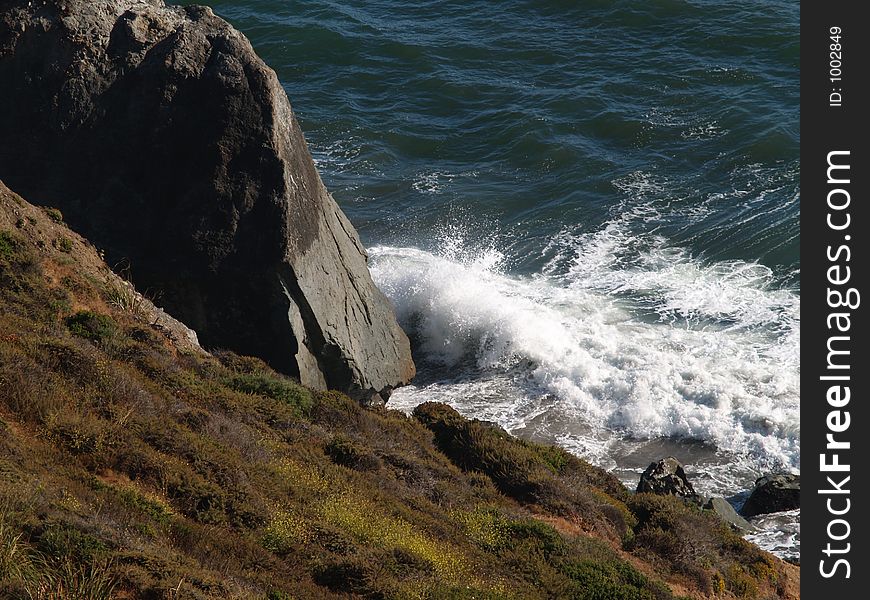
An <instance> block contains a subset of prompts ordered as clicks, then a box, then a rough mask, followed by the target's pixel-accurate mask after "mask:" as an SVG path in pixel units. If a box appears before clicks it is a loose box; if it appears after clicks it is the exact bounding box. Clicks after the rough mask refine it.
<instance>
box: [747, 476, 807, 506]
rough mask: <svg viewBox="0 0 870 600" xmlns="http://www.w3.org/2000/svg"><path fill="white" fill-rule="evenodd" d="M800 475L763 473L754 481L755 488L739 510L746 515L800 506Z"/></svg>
mask: <svg viewBox="0 0 870 600" xmlns="http://www.w3.org/2000/svg"><path fill="white" fill-rule="evenodd" d="M800 505H801V476H800V475H791V474H788V473H776V474H772V475H765V476H764V477H760V478H758V479H757V480H756V481H755V488H754V489H753V490H752V493H751V494H750V495H749V498H747V500H746V502H745V503H744V504H743V508H742V510H741V511H740V512H742V513H743V515H744V516H746V517H754V516H755V515H763V514H766V513H775V512H783V511H786V510H794V509H796V508H800Z"/></svg>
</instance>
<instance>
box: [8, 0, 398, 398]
mask: <svg viewBox="0 0 870 600" xmlns="http://www.w3.org/2000/svg"><path fill="white" fill-rule="evenodd" d="M0 90H2V93H0V178H2V179H4V180H5V181H6V182H7V183H8V184H9V185H10V187H12V188H14V189H15V190H16V191H18V192H19V193H21V194H23V195H25V196H26V197H27V198H28V199H29V200H31V201H32V202H37V203H43V204H50V205H54V206H58V207H60V208H61V209H62V210H63V212H64V214H65V216H66V217H67V220H68V222H69V223H70V224H71V225H72V226H73V227H74V228H75V229H77V230H78V231H79V232H81V233H82V234H84V235H85V236H86V237H88V238H89V239H91V240H92V241H93V242H94V243H96V244H97V245H98V246H99V247H101V248H103V249H104V250H105V251H106V253H107V260H109V261H110V264H117V263H119V262H120V261H122V260H123V261H126V262H128V263H129V265H130V270H131V272H132V275H133V278H134V281H135V283H136V285H137V287H139V288H140V289H150V290H151V292H152V293H155V294H159V297H160V299H161V302H162V304H164V305H165V306H166V308H167V310H169V312H170V313H172V314H174V315H175V316H177V317H178V318H180V319H182V320H183V321H184V322H185V323H187V324H189V325H190V326H191V327H193V328H194V329H195V330H196V331H197V333H198V334H199V338H200V340H201V341H202V342H203V344H204V345H206V346H210V347H225V348H230V349H233V350H236V351H238V352H242V353H246V354H253V355H256V356H260V357H262V358H264V359H266V360H267V361H268V362H269V363H271V364H272V365H273V366H274V367H276V368H278V369H280V370H282V371H284V372H286V373H289V374H291V375H295V376H298V377H299V378H300V379H301V381H302V382H303V383H304V384H307V385H310V386H313V387H317V388H327V387H328V388H333V389H340V390H344V391H347V392H348V393H349V394H350V395H352V396H354V397H356V398H358V399H360V400H364V401H366V400H372V399H374V400H378V396H377V395H378V394H380V396H381V397H384V398H385V397H386V396H388V395H389V393H390V391H391V390H392V389H393V388H394V387H395V386H399V385H402V384H404V383H407V382H408V381H409V380H410V379H411V378H412V376H413V375H414V365H413V362H412V360H411V355H410V349H409V344H408V339H407V337H406V336H405V334H404V333H403V332H402V330H401V329H400V328H399V326H398V324H397V322H396V320H395V316H394V314H393V310H392V307H391V306H390V304H389V302H388V301H387V300H386V298H385V297H384V296H383V294H382V293H381V292H380V291H379V290H378V289H377V288H376V287H375V285H374V284H373V282H372V279H371V276H370V274H369V272H368V269H367V266H366V260H367V257H366V254H365V250H364V248H363V246H362V244H361V243H360V240H359V238H358V236H357V233H356V231H354V229H353V227H352V226H351V224H350V223H349V222H348V220H347V218H346V217H345V216H344V215H343V214H342V212H341V210H340V209H339V208H338V206H337V205H336V203H335V201H334V200H333V199H332V198H331V196H330V195H329V193H328V192H327V191H326V189H325V188H324V186H323V183H322V182H321V180H320V177H319V175H318V173H317V170H316V169H315V166H314V163H313V162H312V159H311V156H310V154H309V152H308V148H307V146H306V143H305V140H304V138H303V136H302V132H301V130H300V128H299V124H298V123H297V121H296V118H295V117H294V115H293V112H292V111H291V109H290V104H289V102H288V100H287V96H286V94H285V92H284V90H283V89H282V87H281V85H280V84H279V82H278V79H277V77H276V75H275V73H274V72H273V71H272V70H271V69H270V68H269V67H267V66H266V65H265V64H264V63H263V61H262V60H260V58H258V57H257V55H256V54H255V53H254V51H253V49H252V48H251V45H250V43H249V42H248V40H247V39H246V38H245V37H244V36H243V35H242V34H240V33H239V32H238V31H236V30H235V29H233V28H232V27H231V26H230V25H229V24H227V23H226V22H225V21H223V20H222V19H220V18H218V17H216V16H215V15H214V14H213V13H212V11H211V9H209V8H202V7H186V8H181V7H167V6H165V5H164V3H163V1H162V0H147V1H144V0H138V1H137V0H47V1H43V0H6V1H4V2H2V3H0Z"/></svg>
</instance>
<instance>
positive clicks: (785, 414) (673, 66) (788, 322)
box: [208, 0, 800, 554]
mask: <svg viewBox="0 0 870 600" xmlns="http://www.w3.org/2000/svg"><path fill="white" fill-rule="evenodd" d="M208 4H210V5H211V6H212V7H213V8H214V9H215V11H216V12H217V13H218V14H220V15H222V16H224V17H225V18H227V19H228V20H230V21H231V22H232V23H233V24H235V25H236V26H237V27H238V28H239V29H240V30H241V31H243V32H244V33H245V34H247V35H248V37H249V38H250V39H251V41H252V43H253V45H254V47H255V49H256V50H257V52H258V53H259V54H260V55H261V56H262V57H263V58H264V59H265V61H266V62H267V63H268V64H269V65H270V66H272V67H273V68H274V69H275V70H276V71H277V73H278V76H279V78H280V80H281V81H282V83H283V84H284V86H285V88H286V89H287V92H288V95H289V96H290V100H291V103H292V105H293V107H294V110H295V112H296V114H297V116H298V117H299V119H300V121H301V123H302V126H303V129H304V131H305V133H306V137H307V139H308V141H309V144H310V146H311V150H312V153H313V154H314V156H315V160H316V162H317V164H318V166H319V168H320V171H321V174H322V176H323V178H324V180H325V182H326V184H327V187H328V188H329V189H330V190H331V191H332V193H333V194H334V196H335V198H336V199H337V200H338V201H339V203H340V204H341V206H342V207H343V208H344V210H345V211H346V212H347V214H348V216H349V217H350V219H351V221H352V222H353V223H354V224H355V225H356V227H357V228H358V229H359V231H360V233H361V235H362V237H363V240H364V242H365V243H366V245H367V246H368V247H369V248H370V254H371V266H372V270H373V274H374V276H375V279H376V281H377V283H378V284H379V285H380V286H381V287H382V289H384V291H385V292H386V293H387V294H388V296H390V298H391V299H392V300H393V302H394V304H395V305H396V309H397V313H398V315H399V317H400V320H401V321H402V323H403V324H404V325H405V327H406V328H407V329H408V331H409V332H410V333H411V335H412V337H413V340H414V345H415V355H416V358H417V361H418V364H419V366H420V376H419V377H418V380H417V382H416V385H415V386H411V387H409V388H407V389H404V390H400V391H399V392H397V393H396V395H395V396H394V398H393V399H392V400H391V403H393V405H394V406H397V407H400V408H408V407H410V406H413V405H414V404H415V403H417V402H420V401H422V400H424V399H433V398H434V399H442V400H445V401H448V402H451V403H452V404H454V405H456V406H457V407H458V408H460V410H463V411H464V412H466V413H468V414H471V415H474V416H480V417H485V418H491V419H494V420H498V421H500V422H501V423H502V424H503V425H505V426H506V427H508V428H510V429H512V430H515V431H522V432H524V433H525V434H527V435H532V436H536V437H540V438H544V439H549V440H553V441H556V442H558V443H561V444H563V445H565V446H566V447H569V448H571V449H573V450H575V451H576V452H578V453H580V454H583V455H584V456H587V457H590V458H592V459H593V460H596V461H597V462H598V463H599V464H602V465H604V466H607V467H610V468H613V469H615V470H616V471H617V472H618V473H620V474H621V475H623V476H625V477H626V479H627V480H628V479H631V477H633V476H634V472H635V471H636V470H637V469H638V468H641V467H640V466H639V464H642V463H643V462H644V460H645V458H646V456H645V455H644V453H643V448H644V447H646V446H645V445H649V444H658V445H656V446H654V447H655V448H657V449H659V450H660V449H661V447H662V446H661V444H662V443H673V444H677V446H675V447H674V448H672V450H673V451H674V452H679V451H680V446H679V444H690V443H695V444H701V445H702V447H703V448H706V449H707V450H706V451H705V452H702V453H701V454H702V455H704V456H705V457H706V458H698V456H699V454H698V453H696V452H695V453H692V452H689V453H688V455H687V456H688V458H687V460H690V461H692V460H694V461H695V462H694V463H692V464H690V469H692V470H693V471H694V472H695V473H696V476H697V477H698V478H699V486H700V487H701V488H702V489H705V490H706V491H709V492H713V493H721V494H725V495H729V494H732V493H734V492H736V491H739V489H742V488H745V487H746V486H747V485H749V484H750V483H751V481H752V479H753V478H754V476H756V475H758V474H759V473H762V472H765V471H768V470H773V469H785V470H793V471H796V470H799V467H800V463H799V450H800V442H799V434H800V424H799V418H798V411H799V398H800V392H799V384H798V379H799V366H798V346H799V338H800V317H799V311H800V295H799V281H800V278H799V268H800V257H799V252H798V239H799V234H800V230H799V223H798V218H799V210H800V204H799V196H798V184H799V166H798V148H799V141H800V136H799V129H798V118H799V86H798V83H799V62H798V61H799V39H798V22H799V7H798V3H796V2H787V1H783V0H766V1H764V2H761V1H748V0H740V1H733V0H694V1H691V2H689V1H684V0H651V1H644V2H638V1H614V0H610V1H604V0H599V1H585V2H567V1H557V0H528V1H520V0H506V1H501V2H483V1H467V0H466V1H461V2H459V1H456V2H453V1H415V2H409V1H406V0H376V1H365V2H364V1H361V0H334V1H321V0H311V1H307V2H293V1H290V2H288V1H282V0H218V1H211V2H208ZM685 447H686V446H684V448H685ZM638 452H640V455H641V459H638ZM649 452H650V453H652V452H653V450H652V449H651V450H649ZM793 517H794V518H792V519H791V521H788V522H786V523H784V524H783V523H778V524H776V525H775V526H772V528H773V529H777V530H779V531H785V532H786V534H787V535H786V536H785V537H783V536H780V537H778V538H775V539H774V538H770V539H764V540H760V541H762V543H764V544H766V545H767V546H768V547H770V548H773V549H776V550H778V551H780V552H783V553H785V554H788V553H789V552H793V551H795V548H796V539H795V535H794V534H796V530H797V524H796V522H795V520H796V518H797V517H796V515H793ZM774 537H775V536H774ZM786 547H788V548H786Z"/></svg>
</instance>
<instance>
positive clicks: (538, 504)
mask: <svg viewBox="0 0 870 600" xmlns="http://www.w3.org/2000/svg"><path fill="white" fill-rule="evenodd" d="M62 220H63V217H62V215H61V214H60V213H58V212H57V211H53V210H45V209H41V208H37V207H34V206H31V205H29V204H27V203H26V202H24V201H23V200H22V199H20V198H19V197H17V196H15V195H14V194H12V193H10V192H9V191H8V190H6V189H5V188H4V187H3V186H2V184H0V597H2V598H73V599H76V598H82V599H84V598H88V599H102V598H112V597H113V598H178V599H181V598H191V599H193V598H264V599H265V598H268V599H273V600H277V599H289V598H298V599H302V598H312V599H320V598H332V597H336V598H340V597H342V598H348V597H360V598H395V599H406V598H455V599H466V598H467V599H471V598H476V599H486V598H489V599H496V598H498V599H510V598H516V599H536V598H566V599H569V598H570V599H590V600H634V599H637V600H666V599H670V598H674V597H680V596H688V597H693V598H707V597H716V598H731V597H739V598H779V597H782V598H792V597H797V588H796V582H797V579H796V578H797V574H796V569H795V568H794V567H792V566H791V565H786V564H784V563H782V562H780V561H778V560H777V559H775V558H773V557H772V556H770V555H768V554H766V553H764V552H762V551H761V550H759V549H757V548H755V547H754V546H752V545H750V544H749V543H747V542H745V541H744V540H742V539H741V538H740V537H738V536H737V535H735V534H733V533H731V532H730V530H729V529H728V528H727V527H726V526H725V525H723V524H722V523H721V522H719V521H718V520H717V519H716V518H715V517H713V516H712V515H710V514H707V513H705V512H702V511H701V510H699V509H697V508H694V507H690V506H688V505H685V504H683V503H682V502H680V501H678V500H674V499H671V498H661V497H654V496H646V495H637V496H634V495H631V494H629V493H628V492H627V491H626V490H625V489H624V488H623V486H622V485H621V484H620V483H619V482H618V481H617V480H616V479H615V478H614V477H612V476H611V475H609V474H607V473H605V472H604V471H601V470H600V469H597V468H594V467H592V466H590V465H589V464H587V463H585V462H584V461H582V460H580V459H578V458H575V457H573V456H572V455H570V454H568V453H566V452H564V451H563V450H560V449H558V448H554V447H549V446H541V445H537V444H532V443H529V442H524V441H520V440H517V439H515V438H512V437H510V436H508V435H507V434H505V433H504V432H502V431H501V430H499V429H498V428H495V427H492V426H489V425H487V424H485V423H481V422H477V421H469V420H466V419H464V418H463V417H461V416H460V415H459V414H458V413H456V412H455V411H453V410H452V409H451V408H450V407H448V406H445V405H442V404H435V403H427V404H424V405H422V406H420V407H418V409H417V410H416V411H415V414H414V415H413V416H410V417H409V416H406V415H404V414H402V413H399V412H396V411H391V410H377V411H375V410H365V409H362V408H360V407H359V406H358V405H357V404H356V403H354V402H353V401H351V400H349V399H348V398H347V397H345V396H343V395H342V394H339V393H335V392H330V393H317V392H313V391H310V390H308V389H305V388H303V387H301V386H299V385H298V384H297V383H295V382H293V381H291V380H290V379H288V378H286V377H283V376H282V375H279V374H277V373H275V372H274V371H272V370H270V369H269V368H268V367H267V366H266V365H265V364H263V363H262V362H260V361H259V360H257V359H253V358H247V357H240V356H236V355H234V354H232V353H230V352H219V351H216V352H213V353H212V354H206V353H204V352H202V351H199V350H197V348H196V346H195V345H193V344H190V343H186V342H184V339H183V335H182V336H180V335H179V334H178V333H177V331H176V330H174V329H173V328H172V327H171V326H168V325H166V322H165V321H160V318H159V317H160V315H159V313H156V312H155V309H154V308H153V305H152V304H151V303H150V302H147V301H146V300H144V299H143V298H142V296H140V295H138V294H136V293H134V292H132V290H131V289H130V288H129V286H126V285H125V284H124V283H123V282H122V281H121V280H120V279H118V278H117V277H116V276H114V275H113V274H112V273H111V272H110V271H109V270H108V269H107V268H106V266H105V265H104V264H103V263H102V261H101V260H100V257H99V255H98V254H97V252H96V251H95V249H93V248H92V247H90V246H89V245H88V244H87V243H86V242H85V241H84V240H82V239H81V238H79V237H78V236H77V235H76V234H74V233H73V232H70V231H69V230H68V229H66V227H65V226H64V225H63V222H62ZM132 267H133V268H132V271H133V274H134V275H135V265H133V266H132ZM155 315H156V316H155Z"/></svg>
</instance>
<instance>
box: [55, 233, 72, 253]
mask: <svg viewBox="0 0 870 600" xmlns="http://www.w3.org/2000/svg"><path fill="white" fill-rule="evenodd" d="M54 247H55V248H57V249H58V250H60V251H61V252H65V253H67V254H69V253H70V252H72V249H73V242H72V240H71V239H69V238H68V237H66V236H61V237H59V238H57V239H56V240H54Z"/></svg>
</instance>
